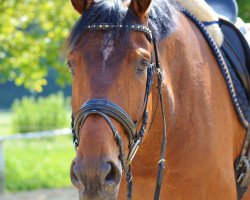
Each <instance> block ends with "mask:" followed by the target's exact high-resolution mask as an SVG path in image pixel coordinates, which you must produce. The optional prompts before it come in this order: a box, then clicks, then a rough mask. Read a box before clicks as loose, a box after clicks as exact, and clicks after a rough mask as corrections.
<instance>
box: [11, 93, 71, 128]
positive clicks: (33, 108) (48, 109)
mask: <svg viewBox="0 0 250 200" xmlns="http://www.w3.org/2000/svg"><path fill="white" fill-rule="evenodd" d="M69 102H70V100H69V98H64V96H63V94H62V93H58V94H54V95H50V96H48V97H38V98H37V99H35V98H34V97H24V98H22V99H21V100H20V101H19V100H17V101H16V102H15V103H14V104H13V106H12V111H13V117H12V124H11V126H12V128H13V132H21V133H24V132H30V131H42V130H52V129H57V128H64V127H70V121H69V119H70V116H69V114H68V110H69V108H70V103H69Z"/></svg>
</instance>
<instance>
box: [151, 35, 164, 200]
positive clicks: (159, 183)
mask: <svg viewBox="0 0 250 200" xmlns="http://www.w3.org/2000/svg"><path fill="white" fill-rule="evenodd" d="M153 44H154V51H155V68H156V71H157V77H158V80H157V82H158V85H157V88H158V94H159V100H160V105H161V114H162V121H163V139H162V144H161V154H160V160H159V162H158V174H157V180H156V187H155V194H154V200H159V199H160V194H161V187H162V181H163V177H164V172H165V157H166V149H167V127H166V118H165V112H164V104H163V97H162V79H163V77H162V72H161V66H160V62H159V57H158V50H157V46H156V40H155V38H153Z"/></svg>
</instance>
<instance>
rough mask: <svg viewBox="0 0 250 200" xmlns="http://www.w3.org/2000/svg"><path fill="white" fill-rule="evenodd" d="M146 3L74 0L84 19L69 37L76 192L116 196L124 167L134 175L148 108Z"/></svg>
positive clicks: (88, 195) (145, 0)
mask: <svg viewBox="0 0 250 200" xmlns="http://www.w3.org/2000/svg"><path fill="white" fill-rule="evenodd" d="M150 3H151V1H150V0H132V1H131V2H130V3H129V4H128V3H126V2H119V1H91V0H83V1H81V0H72V4H73V6H74V8H75V9H76V10H77V11H78V12H79V13H80V14H81V18H80V20H79V21H78V23H77V24H76V25H75V27H74V29H73V31H72V33H71V35H70V37H69V39H68V41H67V47H68V55H67V58H68V66H69V68H70V71H71V73H72V111H73V118H74V124H73V125H74V131H75V136H76V138H75V144H76V147H77V151H76V157H75V158H74V160H73V161H72V165H71V173H70V175H71V180H72V183H73V184H74V186H75V187H77V188H78V189H79V194H80V199H116V198H117V195H118V190H119V185H120V182H121V178H122V171H123V170H124V171H125V174H126V176H127V181H128V182H130V181H131V180H128V179H131V178H132V176H131V169H130V161H131V160H132V159H133V157H134V153H135V152H136V150H137V145H138V144H139V143H140V140H138V138H139V137H144V132H146V131H145V129H146V128H145V125H146V124H145V123H146V122H145V120H147V121H148V120H149V119H146V118H148V112H151V98H150V94H149V92H147V91H146V90H149V88H148V87H150V84H152V80H149V75H150V76H152V68H153V63H152V60H153V58H152V54H151V51H152V45H151V32H150V30H149V29H148V28H147V23H148V8H149V5H150ZM149 71H150V72H149ZM149 82H150V83H149ZM146 110H147V111H146ZM150 116H151V115H150ZM142 126H144V127H142ZM140 129H142V130H141V135H140V136H138V135H135V134H136V133H137V132H140ZM135 143H137V144H135ZM128 157H130V159H129V160H128Z"/></svg>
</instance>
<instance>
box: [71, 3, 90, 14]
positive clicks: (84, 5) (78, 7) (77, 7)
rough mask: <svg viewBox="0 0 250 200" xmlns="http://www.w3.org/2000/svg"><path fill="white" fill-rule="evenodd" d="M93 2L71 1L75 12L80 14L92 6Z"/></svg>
mask: <svg viewBox="0 0 250 200" xmlns="http://www.w3.org/2000/svg"><path fill="white" fill-rule="evenodd" d="M92 1H93V0H71V3H72V5H73V6H74V8H75V10H76V11H77V12H79V13H80V14H82V13H83V12H84V10H87V9H88V8H89V7H90V5H91V4H92Z"/></svg>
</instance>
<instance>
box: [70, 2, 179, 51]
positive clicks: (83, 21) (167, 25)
mask: <svg viewBox="0 0 250 200" xmlns="http://www.w3.org/2000/svg"><path fill="white" fill-rule="evenodd" d="M152 1H153V2H152V5H151V8H150V14H149V28H150V29H151V30H152V31H153V32H154V35H155V37H156V39H157V40H160V39H163V38H165V37H167V36H168V35H169V34H170V33H172V32H173V31H174V30H175V20H174V16H175V13H176V9H177V6H176V5H177V4H176V3H175V1H174V0H168V1H167V0H152ZM123 3H124V2H123V0H96V1H95V3H93V5H92V6H91V7H90V8H89V9H88V10H87V11H86V12H85V13H84V14H83V15H82V16H81V17H80V19H79V20H78V21H77V22H76V24H75V25H74V27H73V29H72V31H71V33H70V35H69V38H68V39H67V41H66V44H65V51H66V52H70V51H71V50H72V48H73V47H74V46H75V45H76V44H77V43H78V41H79V40H80V39H81V37H82V34H83V32H84V31H85V30H86V27H87V26H88V25H92V24H94V23H96V24H102V23H105V24H112V25H131V24H137V23H136V20H135V17H134V15H133V14H132V13H131V11H130V10H128V8H127V7H126V6H124V4H123ZM113 32H114V33H115V34H118V32H119V31H118V30H113Z"/></svg>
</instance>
